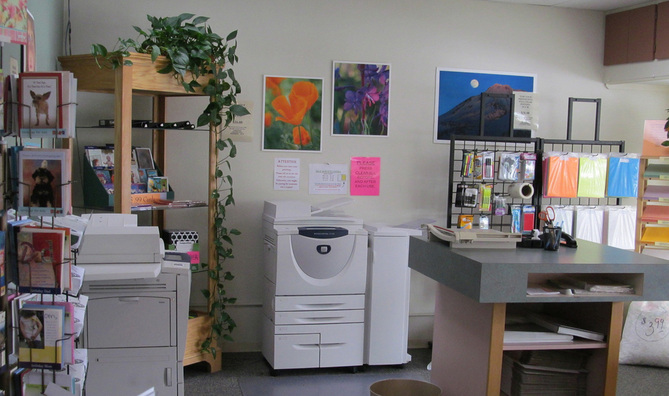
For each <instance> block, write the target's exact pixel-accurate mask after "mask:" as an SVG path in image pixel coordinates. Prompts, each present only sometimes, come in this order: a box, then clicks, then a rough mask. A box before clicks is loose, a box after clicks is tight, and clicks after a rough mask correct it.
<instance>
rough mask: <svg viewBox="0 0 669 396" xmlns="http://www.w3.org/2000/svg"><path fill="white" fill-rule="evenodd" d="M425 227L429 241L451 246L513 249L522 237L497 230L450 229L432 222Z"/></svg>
mask: <svg viewBox="0 0 669 396" xmlns="http://www.w3.org/2000/svg"><path fill="white" fill-rule="evenodd" d="M427 229H428V230H429V233H428V237H429V239H430V240H431V241H432V240H438V241H442V242H446V243H447V244H448V245H449V246H450V247H453V248H477V249H514V248H515V247H516V243H517V242H520V241H521V239H522V236H521V234H519V233H510V232H502V231H497V230H473V229H472V230H470V229H451V228H443V227H439V226H435V225H432V224H428V225H427Z"/></svg>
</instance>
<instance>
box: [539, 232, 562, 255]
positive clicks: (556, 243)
mask: <svg viewBox="0 0 669 396" xmlns="http://www.w3.org/2000/svg"><path fill="white" fill-rule="evenodd" d="M561 237H562V228H560V227H553V226H546V227H544V234H543V235H542V238H541V239H542V240H543V241H544V249H546V250H552V251H557V250H558V249H559V248H560V238H561Z"/></svg>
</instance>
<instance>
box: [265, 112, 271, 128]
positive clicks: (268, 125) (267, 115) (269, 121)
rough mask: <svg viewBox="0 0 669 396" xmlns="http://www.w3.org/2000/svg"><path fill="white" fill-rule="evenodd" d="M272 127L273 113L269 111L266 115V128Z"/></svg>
mask: <svg viewBox="0 0 669 396" xmlns="http://www.w3.org/2000/svg"><path fill="white" fill-rule="evenodd" d="M271 125H272V113H270V112H269V111H268V112H267V113H265V128H269V127H270V126H271Z"/></svg>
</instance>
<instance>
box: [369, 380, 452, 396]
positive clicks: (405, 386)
mask: <svg viewBox="0 0 669 396" xmlns="http://www.w3.org/2000/svg"><path fill="white" fill-rule="evenodd" d="M369 394H370V396H440V395H441V388H439V387H438V386H437V385H434V384H431V383H429V382H425V381H420V380H414V379H399V378H396V379H386V380H382V381H377V382H375V383H373V384H372V385H371V386H370V387H369Z"/></svg>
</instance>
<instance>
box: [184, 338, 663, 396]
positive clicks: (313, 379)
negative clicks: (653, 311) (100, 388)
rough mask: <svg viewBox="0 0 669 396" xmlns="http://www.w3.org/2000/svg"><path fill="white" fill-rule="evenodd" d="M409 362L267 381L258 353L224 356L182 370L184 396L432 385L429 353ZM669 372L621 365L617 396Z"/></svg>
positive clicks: (656, 385) (329, 395) (659, 384)
mask: <svg viewBox="0 0 669 396" xmlns="http://www.w3.org/2000/svg"><path fill="white" fill-rule="evenodd" d="M409 353H410V354H411V356H412V360H411V362H409V363H407V364H405V365H403V366H401V367H397V366H373V367H368V366H363V367H362V368H360V369H359V370H358V371H357V372H356V373H353V372H352V370H351V369H350V368H325V369H303V370H283V371H279V373H278V375H277V376H271V375H270V367H269V365H268V364H267V362H266V361H265V360H264V359H263V357H262V355H261V354H260V352H251V353H229V354H224V355H223V368H222V370H221V371H220V372H217V373H209V372H208V371H207V366H206V365H204V364H202V365H200V364H195V365H192V366H188V367H186V368H185V369H184V374H185V381H184V382H185V386H184V388H185V392H184V393H185V395H186V396H205V395H206V396H209V395H217V396H218V395H222V396H368V395H369V394H370V392H369V387H370V386H371V385H372V384H373V383H374V382H376V381H379V380H383V379H388V378H412V379H418V380H421V381H428V382H429V380H430V372H429V371H428V370H427V364H428V363H429V362H430V359H431V350H430V349H410V350H409ZM666 384H669V369H666V368H657V367H644V366H628V365H620V367H619V371H618V389H617V392H616V393H617V396H637V395H645V396H666V395H667V394H669V393H667V388H666Z"/></svg>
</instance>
